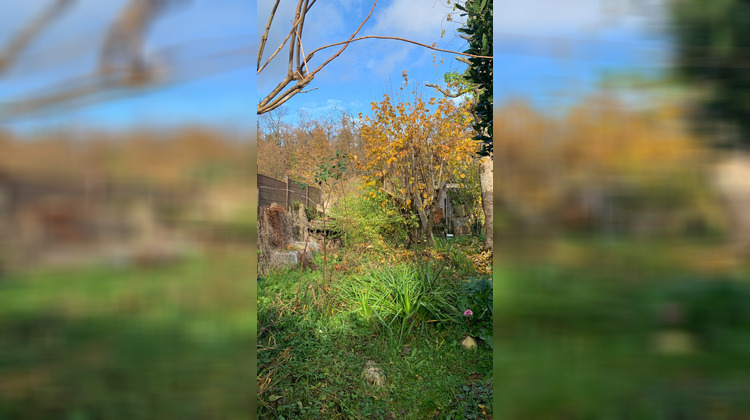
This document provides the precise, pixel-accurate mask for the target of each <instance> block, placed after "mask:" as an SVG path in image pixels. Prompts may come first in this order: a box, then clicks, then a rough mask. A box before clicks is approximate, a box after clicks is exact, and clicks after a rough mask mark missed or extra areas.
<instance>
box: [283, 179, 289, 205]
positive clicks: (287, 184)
mask: <svg viewBox="0 0 750 420" xmlns="http://www.w3.org/2000/svg"><path fill="white" fill-rule="evenodd" d="M284 181H285V182H286V199H285V200H284V209H285V210H289V177H288V176H285V177H284Z"/></svg>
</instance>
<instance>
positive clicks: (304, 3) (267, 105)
mask: <svg viewBox="0 0 750 420" xmlns="http://www.w3.org/2000/svg"><path fill="white" fill-rule="evenodd" d="M315 1H316V0H312V1H310V0H298V2H297V8H296V10H295V15H294V19H293V22H292V29H291V30H290V31H289V33H288V34H287V36H286V38H284V41H283V42H282V43H281V45H279V47H278V48H277V49H276V51H274V53H273V54H271V56H270V57H269V58H268V60H266V61H265V62H264V63H263V65H260V61H261V60H262V56H263V51H262V48H261V51H259V52H258V66H257V69H258V70H257V74H260V73H261V72H262V71H263V70H264V69H265V68H266V66H268V64H270V62H271V61H272V60H273V59H274V58H275V57H276V55H277V54H278V53H279V51H281V49H282V48H283V47H284V45H286V42H287V41H289V39H290V38H291V42H290V44H289V58H288V60H289V61H288V66H287V75H286V77H284V79H282V80H281V81H280V82H279V83H278V84H277V85H276V87H275V88H274V89H273V90H272V91H271V92H270V93H269V94H268V95H266V96H265V97H264V98H262V99H261V101H260V102H259V103H258V105H257V107H256V113H257V114H258V115H261V114H263V113H266V112H268V111H271V110H273V109H275V108H277V107H279V106H281V105H282V104H284V103H285V102H286V101H288V100H289V99H291V98H292V97H293V96H294V95H296V94H297V93H304V92H309V90H307V91H303V90H302V89H303V88H304V87H305V86H307V85H308V84H309V83H310V82H311V81H312V79H313V78H314V77H315V75H316V74H317V73H318V72H319V71H320V70H322V69H323V68H324V67H325V66H326V65H328V63H330V62H331V61H333V60H334V59H336V58H337V57H338V56H339V55H341V54H342V53H343V52H344V50H346V48H347V47H348V46H349V44H351V43H352V42H356V41H361V40H363V39H390V40H395V41H402V42H408V43H411V44H415V45H418V46H421V47H424V48H428V49H431V50H434V51H440V52H446V53H450V54H455V55H458V56H461V57H457V59H460V61H462V62H465V63H466V62H468V60H466V57H474V58H486V59H492V56H482V55H473V54H468V53H463V52H458V51H451V50H446V49H442V48H438V47H436V46H434V44H433V45H427V44H423V43H421V42H417V41H412V40H409V39H405V38H400V37H394V36H379V35H366V36H362V37H356V35H357V34H358V33H359V31H360V30H361V29H362V27H363V26H364V24H365V23H366V22H367V21H368V20H369V19H370V16H371V15H372V12H373V11H374V10H375V6H376V5H377V0H373V2H372V7H371V8H370V12H369V13H368V14H367V16H366V17H365V18H364V20H363V21H362V23H360V25H359V27H357V29H356V30H355V31H354V33H352V35H351V36H350V37H349V39H347V40H346V41H342V42H336V43H332V44H328V45H324V46H322V47H319V48H316V49H315V50H313V51H312V52H310V53H309V54H307V56H306V57H305V56H304V54H305V52H304V49H303V47H302V29H303V28H304V21H305V17H306V15H307V13H308V12H309V11H310V9H311V8H312V6H313V5H314V4H315ZM308 2H309V3H308ZM277 5H278V1H277V2H276V4H275V5H274V7H273V10H272V11H271V16H270V18H269V20H268V24H267V25H266V29H265V31H264V33H263V37H262V39H261V47H263V46H264V45H265V41H266V40H267V38H268V33H269V31H270V27H271V21H272V20H273V18H274V16H275V14H276V6H277ZM295 45H296V66H295V54H294V51H295ZM339 45H341V46H342V47H341V49H339V50H338V51H337V52H336V53H335V54H333V55H332V56H330V57H328V58H327V59H326V60H325V61H324V62H323V63H322V64H321V65H319V66H318V67H317V68H315V69H314V70H313V71H310V69H309V68H308V65H309V63H310V61H311V60H312V58H313V56H314V55H315V53H316V52H318V51H322V50H324V49H327V48H331V47H335V46H339ZM303 57H304V58H303ZM292 82H296V83H295V84H294V86H292V87H289V88H288V89H286V90H284V89H285V88H287V86H288V85H289V84H290V83H292ZM282 91H283V93H282ZM463 93H466V92H460V93H457V94H455V95H456V96H460V95H462V94H463ZM456 96H452V97H456Z"/></svg>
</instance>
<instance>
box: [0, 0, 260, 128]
mask: <svg viewBox="0 0 750 420" xmlns="http://www.w3.org/2000/svg"><path fill="white" fill-rule="evenodd" d="M51 1H52V0H27V1H24V2H3V4H2V5H0V40H7V39H9V37H10V36H11V35H13V34H15V33H16V32H17V31H18V30H19V29H20V28H21V25H22V23H24V22H27V21H28V20H29V19H30V18H31V17H33V16H34V15H35V14H37V13H39V11H41V10H42V9H43V8H44V7H45V6H47V5H48V4H50V3H51ZM124 4H125V0H106V1H101V0H77V1H76V2H75V4H74V6H73V7H72V8H71V9H70V10H68V11H67V12H66V13H65V14H64V15H62V16H61V17H60V19H58V20H55V21H54V22H53V24H52V25H50V26H49V27H48V30H46V31H45V32H43V33H42V35H41V36H40V37H39V38H38V39H36V40H35V41H34V43H33V44H31V45H30V48H29V50H28V51H25V52H24V54H23V55H22V56H20V57H19V60H18V62H17V63H16V65H15V66H14V67H13V68H11V69H10V71H9V73H7V74H5V75H2V77H0V103H8V102H11V101H13V100H14V99H16V98H23V97H26V96H28V95H29V94H30V93H31V92H34V91H39V90H41V91H42V92H47V91H49V90H50V88H49V86H61V85H65V84H66V83H67V81H69V80H73V78H76V77H80V76H84V75H86V74H88V73H90V72H93V70H94V69H95V66H96V52H97V49H98V48H99V47H100V45H101V43H102V40H103V37H104V35H105V33H106V28H107V25H108V24H109V23H110V22H111V21H112V20H113V19H114V17H115V16H116V14H117V12H118V11H119V10H120V9H121V8H122V7H123V5H124ZM255 14H256V7H255V2H254V1H248V0H186V1H185V4H184V6H182V7H178V8H175V9H174V10H173V12H172V13H170V14H167V15H165V16H164V18H163V19H161V20H159V21H157V22H156V24H155V25H153V26H152V29H151V31H150V32H149V34H148V36H147V39H146V49H147V51H158V50H161V49H163V48H167V47H170V46H179V48H180V50H179V51H180V54H188V55H187V56H186V57H185V58H183V59H181V61H180V62H181V63H190V65H186V66H181V67H180V68H179V69H178V70H179V74H185V75H186V77H188V79H187V80H188V81H187V82H185V83H181V84H178V85H169V86H166V87H162V88H159V89H154V90H153V91H150V92H144V93H139V94H137V95H133V96H127V97H122V98H120V97H118V98H117V99H116V100H108V101H104V102H97V103H93V104H90V105H87V106H84V107H75V108H69V107H66V108H63V109H55V110H54V112H49V113H45V114H42V115H41V116H33V117H24V118H15V119H13V120H10V121H8V120H3V121H0V124H2V125H3V126H5V127H6V128H11V129H13V130H18V131H23V132H27V131H36V130H45V129H51V128H58V127H61V128H62V127H70V126H95V127H113V128H128V127H133V126H141V125H144V124H148V125H154V126H174V125H180V124H184V123H197V124H205V125H213V126H220V127H236V128H237V129H240V130H247V131H251V130H252V131H254V127H255V118H254V117H253V115H254V114H253V113H252V109H253V108H254V103H253V102H254V100H253V98H252V95H251V94H250V92H252V86H254V83H255V75H253V74H252V63H253V62H254V59H253V58H252V57H253V54H252V51H253V50H255V49H256V48H255V47H254V46H253V44H254V42H255V37H256V28H255V26H254V25H253V22H254V21H255ZM4 46H5V45H4V44H2V45H0V49H2V48H4ZM243 46H246V47H250V48H249V51H250V53H249V54H246V55H244V56H239V55H234V56H226V57H225V58H224V59H223V60H217V59H212V60H200V61H196V60H195V59H194V57H199V56H202V55H208V54H211V53H213V52H219V51H227V50H230V49H234V48H240V47H243ZM186 71H189V73H186ZM195 76H200V77H195Z"/></svg>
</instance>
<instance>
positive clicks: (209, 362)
mask: <svg viewBox="0 0 750 420" xmlns="http://www.w3.org/2000/svg"><path fill="white" fill-rule="evenodd" d="M247 255H248V252H245V253H242V252H234V253H226V254H225V255H224V256H223V257H221V258H209V257H197V258H194V259H191V260H190V261H187V262H183V263H179V264H177V265H173V266H168V267H155V268H141V269H138V268H121V269H113V268H102V267H98V268H97V267H92V268H87V269H77V270H66V271H61V270H56V271H43V270H36V271H34V272H30V273H26V274H23V275H18V276H16V277H13V278H5V279H3V280H2V281H1V282H0V377H1V378H2V380H0V419H22V418H45V419H46V418H49V419H206V418H226V419H246V418H250V417H251V415H250V413H251V410H252V405H253V400H254V396H253V395H251V394H252V392H251V391H250V389H249V386H248V382H249V381H251V380H252V377H253V370H254V368H253V366H252V360H253V350H252V343H253V341H254V339H253V337H254V335H255V333H256V326H255V322H254V321H255V319H254V315H253V313H254V311H255V305H254V304H253V302H252V295H253V293H252V290H251V288H252V287H254V286H253V282H254V280H253V277H252V272H251V269H250V265H249V263H248V262H247V260H248V257H247Z"/></svg>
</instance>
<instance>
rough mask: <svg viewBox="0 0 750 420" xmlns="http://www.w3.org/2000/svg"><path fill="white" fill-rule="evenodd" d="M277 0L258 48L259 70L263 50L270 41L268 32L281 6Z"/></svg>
mask: <svg viewBox="0 0 750 420" xmlns="http://www.w3.org/2000/svg"><path fill="white" fill-rule="evenodd" d="M280 1H281V0H276V4H274V5H273V9H272V10H271V16H269V17H268V23H267V24H266V30H265V31H263V37H262V38H261V39H260V47H259V48H258V67H257V69H258V72H260V60H261V59H263V50H264V49H265V48H266V41H268V32H269V31H270V30H271V22H273V18H274V16H276V9H277V8H278V7H279V2H280Z"/></svg>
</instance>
